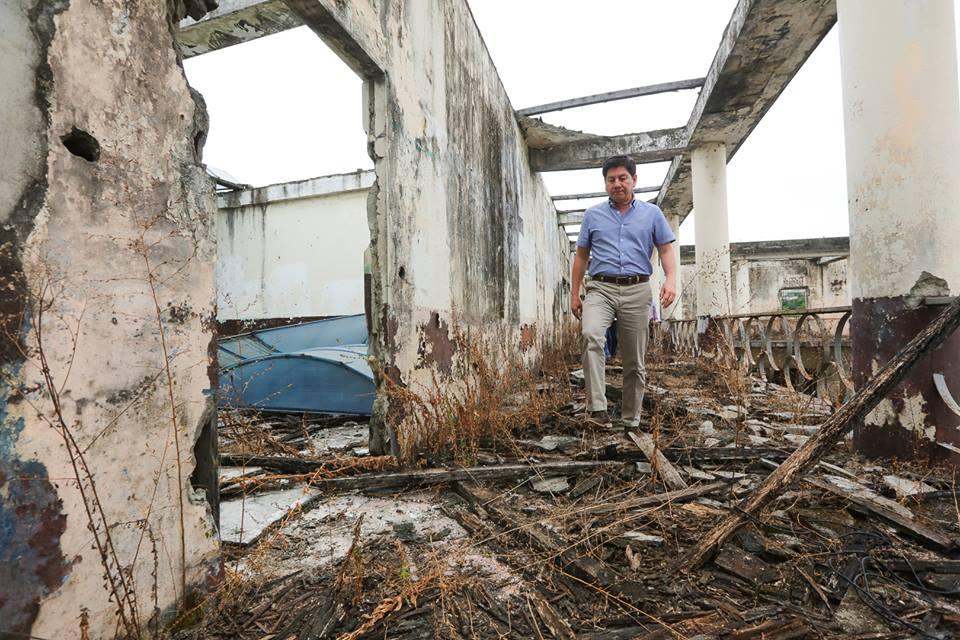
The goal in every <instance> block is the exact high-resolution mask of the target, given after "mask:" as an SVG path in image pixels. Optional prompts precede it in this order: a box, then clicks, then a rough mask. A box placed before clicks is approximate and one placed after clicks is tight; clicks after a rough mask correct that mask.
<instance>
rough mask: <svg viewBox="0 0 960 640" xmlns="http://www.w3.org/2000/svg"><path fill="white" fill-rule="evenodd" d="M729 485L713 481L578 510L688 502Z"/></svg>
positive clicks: (594, 511)
mask: <svg viewBox="0 0 960 640" xmlns="http://www.w3.org/2000/svg"><path fill="white" fill-rule="evenodd" d="M726 486H728V483H726V482H711V483H710V484H698V485H694V486H692V487H687V488H686V489H680V490H678V491H667V492H666V493H656V494H653V495H649V496H637V497H635V498H623V499H620V500H617V501H616V502H606V503H603V504H593V505H589V506H586V507H583V508H581V509H578V510H577V513H578V514H590V515H599V514H601V513H610V512H611V511H628V510H631V509H642V508H644V507H656V506H659V505H662V504H667V503H678V502H686V501H687V500H693V499H694V498H699V497H700V496H705V495H707V494H709V493H713V492H714V491H717V490H719V489H723V488H724V487H726Z"/></svg>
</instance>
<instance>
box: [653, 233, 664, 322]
mask: <svg viewBox="0 0 960 640" xmlns="http://www.w3.org/2000/svg"><path fill="white" fill-rule="evenodd" d="M650 265H651V266H652V267H653V273H651V274H650V291H652V292H653V308H654V309H656V310H657V318H660V319H663V308H662V307H661V306H660V288H661V287H662V286H663V280H664V273H663V265H662V264H661V263H660V254H659V253H657V250H656V249H654V250H653V255H652V256H650Z"/></svg>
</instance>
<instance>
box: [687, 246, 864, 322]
mask: <svg viewBox="0 0 960 640" xmlns="http://www.w3.org/2000/svg"><path fill="white" fill-rule="evenodd" d="M847 263H848V260H847V259H846V258H842V259H839V260H836V261H833V262H827V263H825V264H819V263H818V261H817V260H816V259H810V258H794V259H788V260H782V259H781V260H747V259H739V260H733V261H732V262H731V264H730V269H731V275H732V278H731V279H732V282H731V299H732V300H733V301H734V304H733V313H734V314H741V313H768V312H772V311H779V310H780V309H781V292H782V291H783V290H784V289H805V290H806V296H807V308H808V309H822V308H825V307H840V306H849V305H850V287H849V285H848V283H847ZM698 272H699V270H698V266H697V265H696V263H693V264H684V265H682V266H681V268H680V273H681V278H682V282H683V289H682V291H683V296H682V299H681V305H682V307H683V312H684V314H686V315H684V316H683V317H685V318H693V317H696V288H695V284H696V277H697V274H698ZM688 285H689V286H688Z"/></svg>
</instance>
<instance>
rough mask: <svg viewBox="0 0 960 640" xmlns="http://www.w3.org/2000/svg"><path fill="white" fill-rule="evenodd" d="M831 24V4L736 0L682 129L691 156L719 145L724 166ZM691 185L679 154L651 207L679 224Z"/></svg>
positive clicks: (824, 0)
mask: <svg viewBox="0 0 960 640" xmlns="http://www.w3.org/2000/svg"><path fill="white" fill-rule="evenodd" d="M836 21H837V6H836V0H740V1H739V2H738V3H737V6H736V7H735V8H734V10H733V14H732V16H731V18H730V21H729V23H728V24H727V27H726V29H725V31H724V34H723V38H722V40H721V42H720V46H719V47H718V48H717V53H716V55H715V56H714V59H713V62H712V63H711V65H710V70H709V72H708V73H707V76H706V79H705V80H704V83H703V88H702V89H701V91H700V95H699V96H698V98H697V102H696V104H695V105H694V108H693V112H692V113H691V115H690V120H689V122H688V123H687V127H686V129H687V134H688V140H689V146H690V148H696V147H697V146H699V145H702V144H705V143H708V142H723V143H724V144H726V147H727V159H728V161H729V159H730V158H732V157H733V155H734V154H735V153H736V152H737V150H738V149H739V148H740V146H741V145H742V144H743V142H744V141H745V140H746V139H747V136H749V135H750V133H751V132H752V131H753V129H754V127H756V126H757V124H758V123H759V122H760V120H761V119H762V118H763V116H764V115H766V113H767V111H768V110H769V109H770V107H772V106H773V104H774V102H776V100H777V98H778V97H779V96H780V94H781V93H782V92H783V90H784V89H785V88H786V86H787V84H789V82H790V80H791V79H793V77H794V76H795V75H796V73H797V72H798V71H799V70H800V67H802V66H803V63H804V62H806V60H807V58H808V57H809V56H810V54H811V53H812V52H813V51H814V49H816V48H817V45H819V44H820V41H821V40H823V38H824V37H825V36H826V35H827V33H829V31H830V29H831V28H832V27H833V25H834V24H835V23H836ZM692 184H693V183H692V173H691V168H690V158H689V156H688V155H686V154H684V155H683V156H680V157H677V158H675V159H674V160H673V163H672V164H671V165H670V168H669V170H668V171H667V176H666V178H665V179H664V182H663V188H662V189H661V191H660V195H659V196H658V198H657V204H658V205H660V208H661V209H663V210H664V212H667V213H669V214H674V215H678V216H680V218H681V220H682V219H683V218H685V217H686V216H687V214H689V213H690V210H691V209H692V208H693V186H692Z"/></svg>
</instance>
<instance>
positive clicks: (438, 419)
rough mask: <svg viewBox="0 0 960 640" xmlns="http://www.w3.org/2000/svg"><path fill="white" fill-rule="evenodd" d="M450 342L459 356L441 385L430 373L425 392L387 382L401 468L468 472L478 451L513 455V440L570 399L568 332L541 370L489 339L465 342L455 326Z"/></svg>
mask: <svg viewBox="0 0 960 640" xmlns="http://www.w3.org/2000/svg"><path fill="white" fill-rule="evenodd" d="M453 334H454V340H455V342H456V344H457V353H458V354H460V359H459V361H458V362H457V363H456V365H455V370H454V372H453V375H451V376H449V377H448V378H444V379H441V378H440V377H438V375H437V374H436V373H434V374H433V376H432V378H431V383H430V385H429V386H428V387H426V388H422V387H421V388H408V387H406V386H401V385H399V384H397V383H395V382H393V381H391V380H390V379H389V378H388V377H384V379H385V380H386V381H387V382H386V384H387V387H386V391H387V396H388V398H389V400H390V417H389V419H390V421H391V422H392V423H393V424H394V425H396V429H397V433H398V439H399V444H400V452H401V458H402V459H403V460H405V461H413V460H415V459H416V458H417V456H418V455H420V454H426V455H428V456H429V457H431V458H439V459H445V460H451V461H453V462H456V463H458V464H472V463H474V462H475V461H476V458H477V453H478V451H479V449H480V448H481V444H503V445H504V446H507V447H512V446H513V438H514V437H515V436H516V435H518V434H519V433H520V432H522V431H524V430H534V431H537V430H539V429H540V427H541V426H542V421H543V419H544V417H545V416H550V415H553V414H555V412H556V410H557V409H558V408H559V407H560V406H562V405H564V404H565V403H568V402H569V401H570V399H571V389H570V385H569V383H568V378H569V365H568V362H569V360H570V356H571V354H572V353H573V352H574V350H575V348H576V332H575V330H574V329H573V328H572V327H568V328H564V330H563V331H561V332H558V335H557V337H556V338H555V339H554V340H553V341H551V342H550V343H548V344H547V345H546V346H544V347H543V348H542V349H541V351H540V357H539V366H534V365H532V364H531V363H530V362H529V361H528V360H526V359H525V358H524V357H523V355H522V354H521V353H520V352H519V351H518V350H517V349H515V348H511V347H506V346H504V345H497V344H496V343H495V342H494V341H493V340H491V339H488V338H483V337H479V338H478V337H475V336H468V335H467V334H465V333H463V332H462V331H461V330H460V329H459V328H458V327H456V326H455V327H454V329H453Z"/></svg>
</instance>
